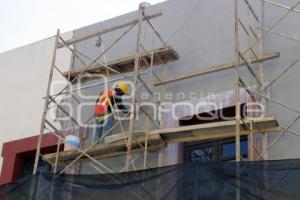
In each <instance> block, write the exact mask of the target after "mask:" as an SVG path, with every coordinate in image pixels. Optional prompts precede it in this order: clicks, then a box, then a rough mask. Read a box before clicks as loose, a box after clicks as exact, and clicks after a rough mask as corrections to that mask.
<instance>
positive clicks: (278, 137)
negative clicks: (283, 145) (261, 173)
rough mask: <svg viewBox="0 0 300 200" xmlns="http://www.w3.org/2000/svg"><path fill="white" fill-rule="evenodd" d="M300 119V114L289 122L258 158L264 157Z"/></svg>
mask: <svg viewBox="0 0 300 200" xmlns="http://www.w3.org/2000/svg"><path fill="white" fill-rule="evenodd" d="M299 119H300V115H298V116H297V117H296V118H295V119H294V120H293V121H292V122H290V123H289V125H288V126H287V127H285V128H284V129H283V131H282V132H281V133H279V135H278V136H277V137H276V138H275V139H274V140H273V141H272V142H271V144H270V145H269V146H268V147H267V148H266V149H265V150H264V151H263V152H262V153H261V154H260V155H259V156H258V158H257V160H259V159H260V158H262V157H263V156H264V155H265V154H266V153H267V152H268V151H269V150H270V149H271V148H272V146H273V145H274V144H276V143H277V142H278V140H279V139H280V138H281V137H282V136H283V134H285V133H286V132H287V131H288V129H289V128H291V126H293V125H294V124H295V123H296V122H297V121H298V120H299Z"/></svg>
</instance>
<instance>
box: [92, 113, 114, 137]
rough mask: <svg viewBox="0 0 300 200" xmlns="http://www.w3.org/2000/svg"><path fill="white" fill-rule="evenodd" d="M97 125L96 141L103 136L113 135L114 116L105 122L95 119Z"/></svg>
mask: <svg viewBox="0 0 300 200" xmlns="http://www.w3.org/2000/svg"><path fill="white" fill-rule="evenodd" d="M95 124H96V133H95V138H94V140H98V139H99V138H101V136H102V135H103V134H105V136H108V135H111V133H112V130H111V128H112V126H113V116H110V117H107V118H106V119H105V120H101V121H99V120H98V119H95ZM105 136H104V137H105Z"/></svg>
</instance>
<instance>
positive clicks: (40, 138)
mask: <svg viewBox="0 0 300 200" xmlns="http://www.w3.org/2000/svg"><path fill="white" fill-rule="evenodd" d="M59 34H60V30H59V29H57V33H56V36H55V43H54V50H53V54H52V61H51V67H50V72H49V78H48V86H47V93H46V98H45V103H44V111H43V115H42V122H41V127H40V133H39V138H38V143H37V148H36V154H35V161H34V167H33V174H36V172H37V169H38V164H39V156H40V153H41V144H42V138H43V134H44V129H45V122H46V117H47V111H48V105H49V96H50V90H51V83H52V78H53V72H54V68H55V61H56V52H57V47H58V39H59Z"/></svg>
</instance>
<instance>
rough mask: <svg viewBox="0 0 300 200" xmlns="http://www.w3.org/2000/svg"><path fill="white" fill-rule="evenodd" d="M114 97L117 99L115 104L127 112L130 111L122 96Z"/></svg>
mask: <svg viewBox="0 0 300 200" xmlns="http://www.w3.org/2000/svg"><path fill="white" fill-rule="evenodd" d="M113 98H114V99H113V100H114V101H115V105H116V106H117V107H118V109H119V110H121V111H122V112H123V113H125V114H126V113H128V112H129V110H128V109H127V108H126V106H124V105H123V100H122V97H121V96H114V97H113Z"/></svg>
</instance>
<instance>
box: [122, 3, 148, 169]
mask: <svg viewBox="0 0 300 200" xmlns="http://www.w3.org/2000/svg"><path fill="white" fill-rule="evenodd" d="M144 9H145V8H144V7H142V4H140V5H139V16H138V31H137V42H136V57H135V60H134V80H133V85H134V88H133V97H132V100H131V114H130V122H129V129H128V148H127V157H126V166H127V167H126V171H128V170H129V168H130V157H131V145H132V134H133V128H134V120H135V112H136V91H137V88H136V86H137V81H138V73H139V62H140V57H139V54H140V43H141V31H142V18H143V12H144Z"/></svg>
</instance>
